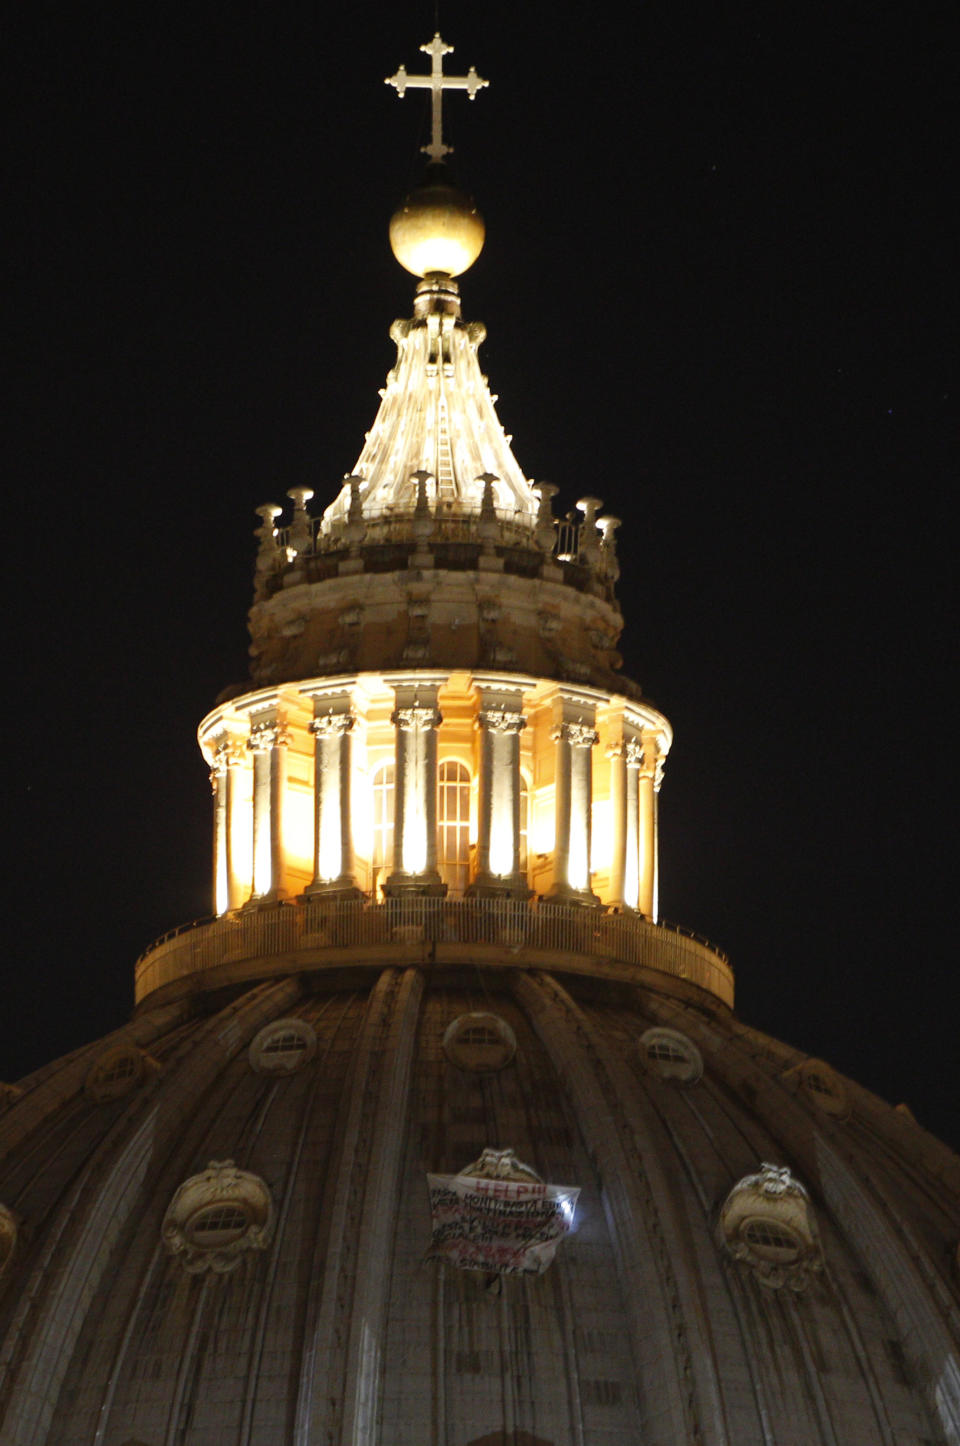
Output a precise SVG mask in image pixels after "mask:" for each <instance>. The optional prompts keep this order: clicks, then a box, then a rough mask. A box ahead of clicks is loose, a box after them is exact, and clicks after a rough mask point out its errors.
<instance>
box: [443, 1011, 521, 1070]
mask: <svg viewBox="0 0 960 1446" xmlns="http://www.w3.org/2000/svg"><path fill="white" fill-rule="evenodd" d="M443 1052H444V1054H445V1055H446V1056H447V1059H448V1060H449V1061H450V1063H451V1064H454V1065H456V1067H457V1069H462V1070H467V1071H469V1072H470V1073H471V1074H496V1072H497V1071H498V1070H501V1069H504V1068H505V1067H506V1065H508V1064H509V1063H510V1061H511V1060H512V1059H513V1056H514V1055H515V1054H516V1052H517V1039H516V1035H515V1034H514V1032H513V1030H512V1029H511V1028H510V1026H509V1024H508V1023H507V1021H506V1020H505V1019H501V1018H500V1016H499V1014H485V1013H480V1012H478V1013H475V1014H461V1015H460V1016H459V1017H458V1018H457V1019H455V1020H454V1021H453V1023H452V1024H450V1025H448V1027H447V1031H446V1033H445V1034H444V1036H443Z"/></svg>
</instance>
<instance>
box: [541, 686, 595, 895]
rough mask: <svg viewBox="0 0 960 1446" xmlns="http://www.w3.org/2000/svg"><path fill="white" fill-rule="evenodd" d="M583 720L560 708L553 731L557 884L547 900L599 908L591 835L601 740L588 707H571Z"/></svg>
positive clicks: (567, 706) (566, 704) (563, 706)
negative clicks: (595, 761) (595, 754)
mask: <svg viewBox="0 0 960 1446" xmlns="http://www.w3.org/2000/svg"><path fill="white" fill-rule="evenodd" d="M573 706H574V711H575V712H576V713H577V714H578V715H579V716H578V717H576V718H572V717H568V716H566V715H567V714H568V713H569V712H570V709H571V704H570V703H569V702H568V701H566V700H564V701H563V702H562V703H561V708H560V718H559V721H558V722H557V724H556V726H555V727H554V730H553V734H552V736H553V740H554V742H555V744H556V747H557V752H556V769H555V778H554V789H555V794H554V798H555V810H556V814H555V817H556V827H555V840H554V878H553V887H552V889H551V890H550V893H549V896H548V897H549V898H550V899H552V900H554V901H555V902H557V903H561V902H564V901H566V900H569V901H570V902H571V903H582V904H598V903H599V902H600V901H599V899H598V898H597V896H596V894H595V893H594V892H593V891H592V889H591V888H590V832H591V813H592V802H593V747H594V744H595V743H596V742H597V739H598V735H597V732H596V730H595V728H594V726H593V716H592V715H593V708H592V705H591V706H590V707H589V714H590V716H589V720H588V719H587V718H585V716H584V714H585V713H586V712H587V706H586V705H584V704H582V703H576V704H574V705H573Z"/></svg>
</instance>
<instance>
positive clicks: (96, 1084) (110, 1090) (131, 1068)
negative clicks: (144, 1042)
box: [84, 1044, 145, 1104]
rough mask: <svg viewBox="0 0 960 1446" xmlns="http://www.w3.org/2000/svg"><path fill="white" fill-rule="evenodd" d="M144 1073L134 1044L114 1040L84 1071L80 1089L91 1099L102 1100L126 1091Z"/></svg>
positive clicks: (141, 1056) (115, 1097) (130, 1089)
mask: <svg viewBox="0 0 960 1446" xmlns="http://www.w3.org/2000/svg"><path fill="white" fill-rule="evenodd" d="M144 1074H145V1069H144V1058H143V1054H142V1052H141V1051H140V1050H139V1049H137V1047H136V1045H134V1044H117V1045H114V1046H113V1048H112V1049H108V1050H106V1051H105V1052H104V1053H103V1054H102V1055H101V1056H100V1058H99V1059H98V1060H97V1061H96V1063H95V1064H94V1066H93V1068H92V1069H91V1071H90V1073H89V1074H88V1075H87V1079H86V1083H85V1085H84V1089H85V1090H86V1092H87V1094H88V1095H89V1096H90V1098H91V1099H92V1100H96V1101H97V1103H98V1104H104V1103H106V1101H108V1100H119V1099H122V1098H123V1096H124V1095H128V1094H130V1093H131V1092H132V1091H133V1090H135V1089H136V1088H137V1086H138V1085H139V1084H141V1083H142V1081H143V1077H144Z"/></svg>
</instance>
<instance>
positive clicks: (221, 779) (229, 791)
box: [210, 733, 245, 914]
mask: <svg viewBox="0 0 960 1446" xmlns="http://www.w3.org/2000/svg"><path fill="white" fill-rule="evenodd" d="M244 756H245V750H244V745H243V742H242V740H241V739H239V738H234V737H232V736H231V735H230V734H229V733H221V734H220V735H219V737H218V739H217V742H216V744H215V746H214V751H213V762H212V764H211V765H210V786H211V788H212V789H213V908H214V912H215V913H216V914H227V913H229V912H230V911H231V910H232V909H239V908H240V906H241V904H242V903H243V902H244V889H243V882H242V880H240V879H239V878H238V877H237V866H236V852H237V850H236V838H235V836H234V832H235V829H236V828H237V816H236V801H237V770H238V769H239V768H240V767H241V766H242V765H243V761H244Z"/></svg>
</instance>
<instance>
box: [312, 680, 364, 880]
mask: <svg viewBox="0 0 960 1446" xmlns="http://www.w3.org/2000/svg"><path fill="white" fill-rule="evenodd" d="M313 706H314V718H313V721H312V722H311V724H310V732H311V733H312V734H313V737H314V774H313V800H314V850H313V860H314V867H313V882H312V883H311V885H310V887H309V888H308V889H307V893H308V894H328V895H329V894H335V895H343V894H356V893H359V890H358V889H357V887H356V881H355V879H354V874H353V831H352V825H351V815H350V787H351V778H352V769H351V763H352V760H351V752H352V750H351V733H352V730H353V725H354V717H353V713H352V712H351V709H350V699H349V696H347V695H346V694H341V695H338V696H337V697H330V696H327V697H316V698H314V702H313Z"/></svg>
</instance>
